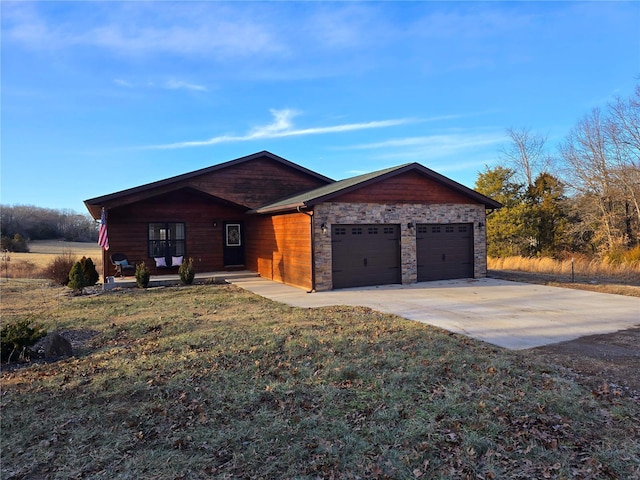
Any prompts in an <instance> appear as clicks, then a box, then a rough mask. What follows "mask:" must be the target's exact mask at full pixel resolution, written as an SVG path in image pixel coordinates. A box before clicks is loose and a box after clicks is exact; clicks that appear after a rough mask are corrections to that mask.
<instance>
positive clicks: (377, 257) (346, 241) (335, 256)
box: [331, 225, 401, 288]
mask: <svg viewBox="0 0 640 480" xmlns="http://www.w3.org/2000/svg"><path fill="white" fill-rule="evenodd" d="M331 249H332V272H333V288H345V287H362V286H366V285H386V284H389V283H400V282H401V271H400V226H399V225H333V226H332V228H331Z"/></svg>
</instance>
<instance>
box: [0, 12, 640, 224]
mask: <svg viewBox="0 0 640 480" xmlns="http://www.w3.org/2000/svg"><path fill="white" fill-rule="evenodd" d="M0 9H1V14H2V19H1V28H2V30H1V34H2V38H1V40H2V42H1V52H0V53H1V55H2V63H1V67H2V71H1V88H2V90H1V108H2V113H1V121H2V125H1V128H2V129H1V142H2V143H1V152H0V153H1V155H2V158H1V161H2V164H1V168H2V170H1V175H2V180H1V192H0V202H1V203H2V204H5V205H7V204H9V205H16V204H23V205H24V204H28V205H37V206H41V207H48V208H64V209H72V210H75V211H78V212H86V210H85V209H84V205H83V203H82V202H83V200H85V199H87V198H92V197H96V196H99V195H104V194H108V193H113V192H116V191H119V190H123V189H126V188H130V187H134V186H137V185H141V184H144V183H148V182H152V181H155V180H161V179H163V178H167V177H170V176H173V175H178V174H181V173H186V172H189V171H192V170H196V169H199V168H203V167H207V166H210V165H215V164H217V163H221V162H224V161H227V160H232V159H235V158H238V157H241V156H244V155H249V154H252V153H255V152H258V151H261V150H269V151H271V152H272V153H275V154H276V155H280V156H282V157H284V158H287V159H288V160H291V161H293V162H296V163H299V164H300V165H303V166H305V167H307V168H310V169H312V170H316V171H318V172H320V173H322V174H324V175H326V176H329V177H332V178H335V179H342V178H346V177H349V176H352V175H355V174H359V173H363V172H368V171H372V170H377V169H381V168H386V167H389V166H393V165H399V164H403V163H407V162H419V163H421V164H423V165H425V166H427V167H429V168H432V169H434V170H436V171H437V172H439V173H442V174H443V175H446V176H448V177H450V178H452V179H454V180H456V181H458V182H460V183H463V184H465V185H467V186H470V187H473V184H474V182H475V179H476V177H477V175H478V172H480V171H482V170H483V169H484V167H485V166H486V165H489V166H491V165H494V164H495V163H496V162H497V161H498V160H499V150H500V147H501V146H503V145H505V144H506V143H507V138H506V135H505V130H506V129H507V128H509V127H513V128H529V129H531V130H532V131H534V132H536V133H540V134H542V135H545V136H547V138H548V141H547V145H548V147H549V150H550V153H554V151H555V146H556V145H557V143H558V142H560V141H562V140H563V139H564V137H565V136H566V135H567V133H568V132H569V131H570V129H571V128H573V127H574V126H575V124H576V123H577V122H578V121H579V120H580V119H581V118H582V117H583V116H584V115H586V114H587V113H589V111H591V109H593V108H595V107H603V106H605V105H606V103H607V102H608V101H610V100H612V99H613V98H614V97H615V96H616V95H620V96H622V97H628V96H630V95H631V94H632V92H633V89H634V86H635V85H636V83H638V82H640V77H639V75H640V28H638V27H639V25H640V3H638V2H585V3H582V2H557V3H556V2H513V3H511V2H487V3H480V2H376V3H369V2H337V3H328V2H322V3H320V2H301V3H297V2H264V3H261V2H231V3H225V2H134V1H131V2H103V3H101V2H46V1H44V2H24V1H20V2H10V1H3V2H1V3H0Z"/></svg>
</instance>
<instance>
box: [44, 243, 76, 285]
mask: <svg viewBox="0 0 640 480" xmlns="http://www.w3.org/2000/svg"><path fill="white" fill-rule="evenodd" d="M74 263H76V257H75V255H73V254H72V253H71V252H70V251H64V252H62V255H58V256H57V257H55V258H54V259H53V260H52V261H51V263H49V265H47V267H46V268H45V270H44V275H45V277H46V278H48V279H49V280H52V281H53V282H55V283H57V284H59V285H67V284H68V283H69V272H70V271H71V267H73V264H74Z"/></svg>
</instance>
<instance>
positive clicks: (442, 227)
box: [416, 223, 474, 282]
mask: <svg viewBox="0 0 640 480" xmlns="http://www.w3.org/2000/svg"><path fill="white" fill-rule="evenodd" d="M416 253H417V262H418V281H419V282H424V281H429V280H447V279H453V278H469V277H473V270H474V268H473V225H472V224H470V223H454V224H421V225H418V226H417V235H416Z"/></svg>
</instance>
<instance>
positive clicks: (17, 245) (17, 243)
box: [9, 233, 29, 253]
mask: <svg viewBox="0 0 640 480" xmlns="http://www.w3.org/2000/svg"><path fill="white" fill-rule="evenodd" d="M9 245H10V246H9V250H11V251H12V252H24V253H27V252H29V247H28V246H27V239H26V238H24V237H23V236H22V235H20V234H19V233H16V234H15V235H14V236H13V238H12V239H11V242H10V244H9Z"/></svg>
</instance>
